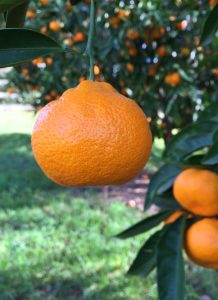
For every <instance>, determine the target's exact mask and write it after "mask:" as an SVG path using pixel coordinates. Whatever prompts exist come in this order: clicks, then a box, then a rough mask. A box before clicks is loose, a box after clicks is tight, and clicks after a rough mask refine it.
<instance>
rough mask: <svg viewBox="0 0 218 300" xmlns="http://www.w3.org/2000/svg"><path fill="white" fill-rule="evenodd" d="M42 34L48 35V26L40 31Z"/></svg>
mask: <svg viewBox="0 0 218 300" xmlns="http://www.w3.org/2000/svg"><path fill="white" fill-rule="evenodd" d="M40 32H41V33H42V34H46V33H47V32H48V29H47V27H46V26H42V27H41V29H40Z"/></svg>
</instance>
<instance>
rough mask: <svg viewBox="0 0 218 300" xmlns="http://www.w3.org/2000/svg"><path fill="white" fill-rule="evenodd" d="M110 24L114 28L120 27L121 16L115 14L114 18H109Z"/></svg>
mask: <svg viewBox="0 0 218 300" xmlns="http://www.w3.org/2000/svg"><path fill="white" fill-rule="evenodd" d="M109 24H110V25H111V27H113V28H118V26H119V24H120V18H119V16H114V17H113V18H111V19H110V20H109Z"/></svg>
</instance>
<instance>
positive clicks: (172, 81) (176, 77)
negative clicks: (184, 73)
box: [164, 72, 181, 87]
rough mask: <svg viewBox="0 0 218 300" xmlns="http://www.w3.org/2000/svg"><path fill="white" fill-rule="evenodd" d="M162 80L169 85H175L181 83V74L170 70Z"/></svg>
mask: <svg viewBox="0 0 218 300" xmlns="http://www.w3.org/2000/svg"><path fill="white" fill-rule="evenodd" d="M164 82H165V83H166V84H169V85H171V86H172V87H176V86H177V85H178V84H180V83H181V76H180V74H179V73H178V72H172V73H170V74H167V75H166V76H165V78H164Z"/></svg>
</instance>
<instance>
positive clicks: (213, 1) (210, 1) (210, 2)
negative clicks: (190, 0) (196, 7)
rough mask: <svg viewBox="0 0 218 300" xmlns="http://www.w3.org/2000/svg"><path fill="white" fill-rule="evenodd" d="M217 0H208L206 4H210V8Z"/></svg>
mask: <svg viewBox="0 0 218 300" xmlns="http://www.w3.org/2000/svg"><path fill="white" fill-rule="evenodd" d="M217 2H218V1H217V0H209V1H208V5H209V6H210V8H214V7H215V6H216V5H217Z"/></svg>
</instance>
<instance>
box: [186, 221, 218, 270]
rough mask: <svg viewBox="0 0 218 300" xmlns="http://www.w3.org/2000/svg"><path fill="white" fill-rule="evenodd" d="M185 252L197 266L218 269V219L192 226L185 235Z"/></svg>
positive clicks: (199, 222)
mask: <svg viewBox="0 0 218 300" xmlns="http://www.w3.org/2000/svg"><path fill="white" fill-rule="evenodd" d="M185 250H186V253H187V255H188V256H189V258H190V259H191V260H192V261H194V262H195V263H196V264H198V265H200V266H203V267H205V268H209V269H218V219H212V218H204V219H202V220H200V221H198V222H196V223H194V224H192V225H191V226H190V227H189V228H188V229H187V231H186V234H185Z"/></svg>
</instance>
